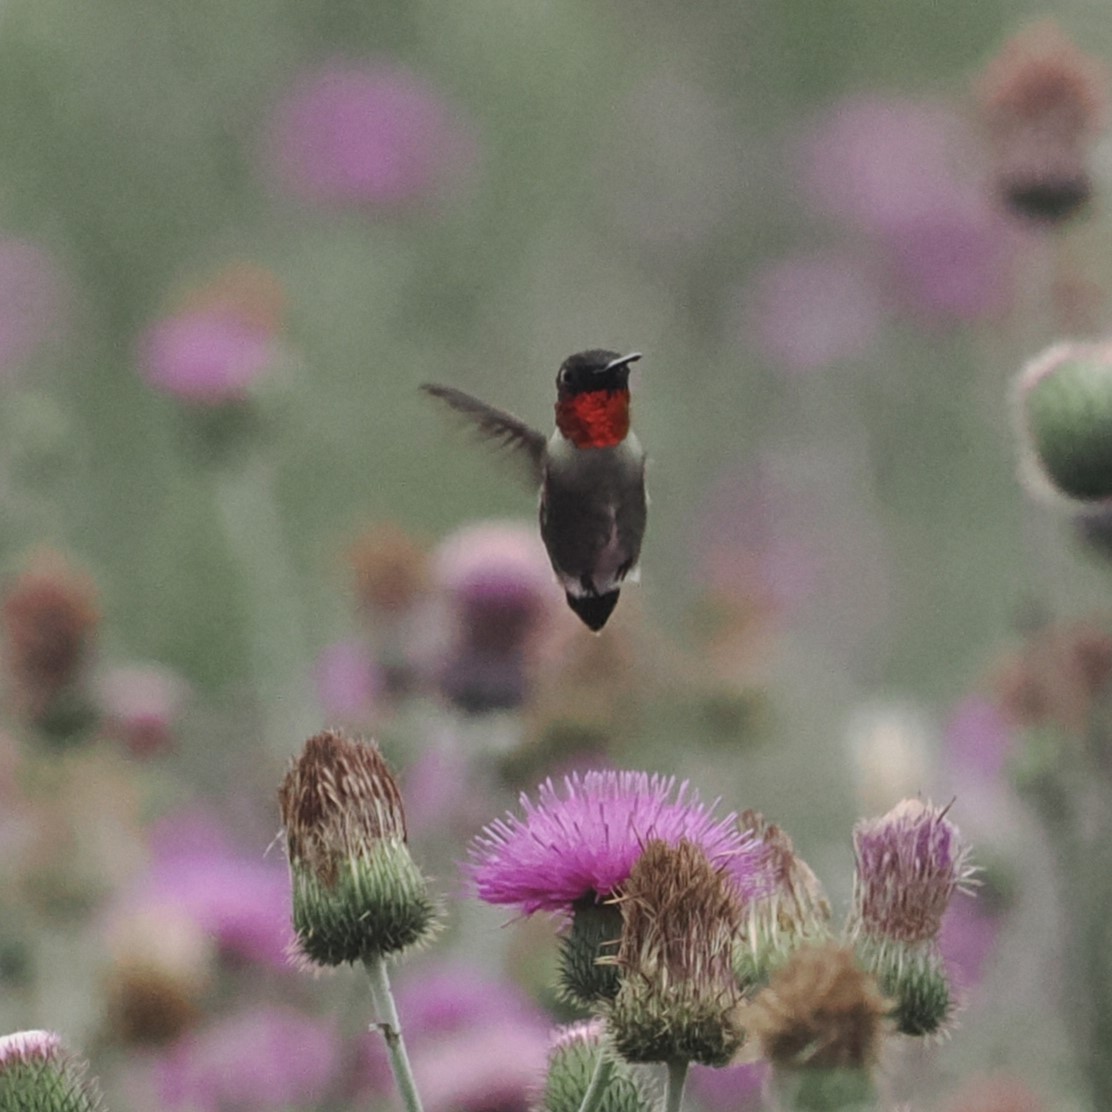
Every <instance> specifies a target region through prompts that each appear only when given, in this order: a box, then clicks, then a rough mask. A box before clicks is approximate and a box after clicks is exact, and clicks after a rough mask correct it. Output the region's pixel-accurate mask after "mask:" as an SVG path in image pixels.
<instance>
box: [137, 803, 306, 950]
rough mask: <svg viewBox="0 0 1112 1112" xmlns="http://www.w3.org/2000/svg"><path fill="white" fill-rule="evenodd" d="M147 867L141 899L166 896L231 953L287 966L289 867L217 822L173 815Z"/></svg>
mask: <svg viewBox="0 0 1112 1112" xmlns="http://www.w3.org/2000/svg"><path fill="white" fill-rule="evenodd" d="M151 849H152V857H153V860H152V862H151V866H150V869H149V871H148V874H147V876H146V877H145V878H144V880H143V881H142V884H141V887H140V888H139V890H138V891H137V892H136V893H134V894H133V897H132V898H133V900H134V902H135V903H136V904H137V905H139V906H150V905H152V904H153V905H160V904H167V905H169V906H172V907H174V908H175V909H176V910H178V911H179V912H181V913H184V914H186V915H188V916H190V917H191V918H193V919H194V920H195V921H196V922H197V923H198V925H199V926H200V927H201V929H202V930H203V931H204V932H205V933H206V934H208V935H209V936H211V937H212V938H214V939H215V941H216V943H217V945H218V946H219V948H220V950H221V951H222V952H223V953H225V954H228V955H231V956H233V957H237V958H241V959H244V960H247V961H254V962H259V963H261V964H264V965H269V966H271V967H274V968H279V969H288V968H290V965H289V960H288V954H289V952H290V947H291V946H292V944H293V932H292V929H291V927H290V907H291V904H290V881H289V870H288V869H287V868H286V866H285V864H284V863H282V862H277V861H276V862H274V863H273V864H270V863H268V862H264V861H263V860H262V859H261V855H260V856H259V857H253V856H249V855H245V854H242V853H240V852H239V851H237V850H236V849H234V848H232V846H231V844H230V841H229V839H228V838H227V837H226V835H224V834H223V833H222V832H221V830H220V826H219V824H218V823H217V822H214V821H212V820H211V819H210V818H208V817H206V816H203V815H190V814H186V815H184V816H180V817H179V816H173V817H171V818H170V819H164V820H163V821H162V822H161V823H160V824H158V826H157V827H156V829H155V831H154V834H153V837H152V847H151Z"/></svg>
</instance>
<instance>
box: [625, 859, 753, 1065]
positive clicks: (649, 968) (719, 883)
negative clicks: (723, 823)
mask: <svg viewBox="0 0 1112 1112" xmlns="http://www.w3.org/2000/svg"><path fill="white" fill-rule="evenodd" d="M619 907H620V908H621V912H622V936H621V941H620V943H619V945H618V954H617V958H616V961H617V965H618V968H619V971H620V975H621V987H620V988H619V989H618V995H617V996H616V997H615V999H614V1002H613V1003H612V1004H611V1006H610V1008H609V1009H608V1018H609V1026H610V1033H611V1037H612V1039H613V1042H614V1046H615V1048H616V1049H617V1051H618V1053H619V1054H621V1055H622V1056H623V1057H624V1058H626V1059H627V1060H629V1061H631V1062H674V1061H695V1062H701V1063H703V1064H704V1065H708V1066H722V1065H725V1064H726V1063H727V1062H728V1061H729V1060H730V1059H731V1058H732V1057H733V1055H734V1053H735V1052H736V1051H737V1050H738V1049H739V1048H740V1047H741V1044H742V1042H743V1041H744V1037H745V1036H744V1032H743V1031H742V1030H741V1028H740V1027H739V1026H738V1023H737V1012H738V1008H739V1005H740V1003H741V994H740V991H739V989H738V986H737V982H736V980H735V978H734V972H733V964H732V962H733V949H734V945H735V943H736V941H737V938H738V934H739V931H740V927H741V907H740V904H739V900H738V894H737V889H736V888H735V887H734V885H733V884H732V882H731V881H730V879H729V878H728V876H727V875H725V874H724V872H723V871H721V870H719V869H716V868H715V867H714V866H713V865H711V863H710V862H709V861H708V860H707V856H706V854H705V853H704V852H703V851H702V849H700V848H699V847H698V846H696V845H695V844H693V843H692V842H688V841H686V840H684V841H681V842H680V843H679V844H678V845H676V846H670V845H668V844H667V843H665V842H662V841H653V842H650V843H649V844H648V845H647V846H646V847H645V852H644V853H643V854H642V856H641V858H640V860H639V861H638V862H637V864H636V865H634V866H633V870H632V872H631V873H630V876H629V880H628V882H627V883H626V886H625V888H624V890H623V892H622V895H621V896H620V897H619Z"/></svg>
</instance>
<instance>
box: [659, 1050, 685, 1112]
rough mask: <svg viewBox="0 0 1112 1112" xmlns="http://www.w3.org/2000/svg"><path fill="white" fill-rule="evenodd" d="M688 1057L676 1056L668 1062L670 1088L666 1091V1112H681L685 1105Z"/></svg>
mask: <svg viewBox="0 0 1112 1112" xmlns="http://www.w3.org/2000/svg"><path fill="white" fill-rule="evenodd" d="M687 1066H688V1062H687V1059H686V1058H676V1059H673V1060H672V1061H671V1062H669V1063H668V1088H667V1089H666V1090H665V1093H664V1112H680V1108H682V1107H683V1086H684V1083H685V1082H686V1081H687Z"/></svg>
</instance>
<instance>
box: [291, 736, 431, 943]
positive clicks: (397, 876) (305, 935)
mask: <svg viewBox="0 0 1112 1112" xmlns="http://www.w3.org/2000/svg"><path fill="white" fill-rule="evenodd" d="M278 800H279V804H280V806H281V810H282V821H283V823H284V825H285V829H286V846H287V852H288V855H289V862H290V872H291V875H292V878H293V927H294V931H295V933H296V935H297V945H298V949H299V950H300V951H301V953H302V954H303V955H304V956H305V958H307V959H308V960H309V961H310V962H313V963H316V964H318V965H342V964H343V963H345V962H356V961H371V960H373V959H376V958H379V957H382V956H383V955H385V954H391V953H396V952H398V951H400V950H404V949H405V948H406V947H408V946H411V945H413V944H414V943H416V942H420V941H422V940H423V939H425V938H426V937H427V936H428V935H429V934H430V933H431V931H432V929H433V927H434V925H435V919H436V905H435V903H434V901H433V899H432V898H431V897H430V895H429V891H428V885H427V882H426V880H425V878H424V877H423V876H422V875H421V872H420V870H419V869H418V868H417V866H416V865H415V864H414V862H413V859H412V858H411V857H410V855H409V848H408V846H407V845H406V827H405V812H404V810H403V808H402V799H401V793H400V792H399V791H398V786H397V783H396V782H395V780H394V777H393V775H392V774H391V772H390V769H389V768H388V767H387V765H386V762H385V760H383V757H382V754H381V753H380V752H379V750H378V747H377V746H376V745H374V744H373V743H368V744H364V743H361V742H358V741H353V740H351V739H350V738H347V737H344V736H343V735H342V734H340V733H337V732H334V731H326V732H324V733H321V734H317V735H316V736H315V737H312V738H310V739H309V740H308V741H307V742H306V743H305V749H304V751H303V752H302V754H301V757H300V758H299V759H298V760H297V761H295V762H294V763H293V765H292V766H291V767H290V770H289V772H288V773H287V774H286V778H285V780H284V781H283V782H282V786H281V788H280V789H279V792H278Z"/></svg>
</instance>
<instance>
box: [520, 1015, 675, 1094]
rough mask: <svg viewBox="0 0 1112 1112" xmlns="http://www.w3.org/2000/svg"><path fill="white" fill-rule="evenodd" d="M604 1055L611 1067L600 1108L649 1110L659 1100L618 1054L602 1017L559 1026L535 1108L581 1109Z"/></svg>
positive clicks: (549, 1053)
mask: <svg viewBox="0 0 1112 1112" xmlns="http://www.w3.org/2000/svg"><path fill="white" fill-rule="evenodd" d="M603 1055H607V1056H609V1057H610V1058H611V1063H612V1064H611V1071H610V1075H609V1079H608V1080H607V1083H606V1087H605V1089H604V1091H603V1094H602V1099H601V1101H600V1103H599V1104H598V1109H599V1112H649V1109H651V1108H653V1107H655V1105H656V1104H657V1103H658V1101H657V1100H654V1099H653V1094H652V1092H651V1091H650V1089H649V1086H648V1085H647V1084H646V1083H645V1080H644V1078H643V1077H642V1076H641V1075H640V1074H638V1073H636V1072H635V1071H634V1069H633V1068H632V1067H631V1066H630V1064H629V1063H628V1062H626V1061H624V1060H623V1059H621V1058H618V1057H615V1056H614V1053H613V1050H612V1049H611V1047H610V1046H609V1044H608V1040H607V1036H606V1026H605V1024H604V1023H603V1021H602V1020H601V1019H597V1018H596V1019H590V1020H583V1021H581V1022H579V1023H573V1024H570V1025H569V1026H567V1027H562V1028H560V1029H559V1030H558V1031H557V1032H556V1034H555V1035H554V1036H553V1039H552V1045H551V1047H550V1049H549V1052H548V1071H547V1073H546V1075H545V1082H544V1088H543V1090H542V1091H541V1093H540V1095H539V1098H538V1100H537V1101H536V1103H535V1105H534V1112H578V1110H579V1108H580V1107H581V1106H582V1104H583V1098H584V1097H585V1096H586V1095H587V1090H588V1088H589V1087H590V1084H591V1081H592V1079H593V1078H594V1076H595V1070H596V1069H597V1068H598V1064H599V1060H600V1058H602V1056H603Z"/></svg>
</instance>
